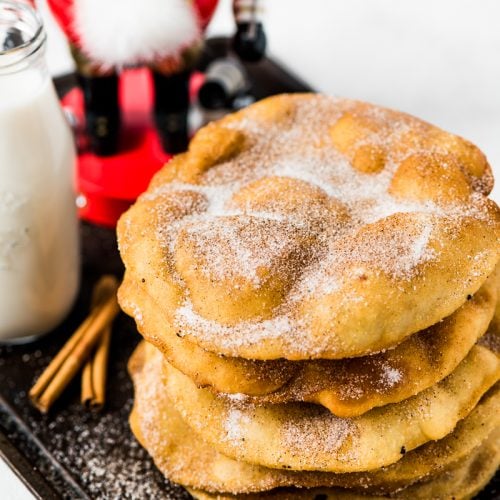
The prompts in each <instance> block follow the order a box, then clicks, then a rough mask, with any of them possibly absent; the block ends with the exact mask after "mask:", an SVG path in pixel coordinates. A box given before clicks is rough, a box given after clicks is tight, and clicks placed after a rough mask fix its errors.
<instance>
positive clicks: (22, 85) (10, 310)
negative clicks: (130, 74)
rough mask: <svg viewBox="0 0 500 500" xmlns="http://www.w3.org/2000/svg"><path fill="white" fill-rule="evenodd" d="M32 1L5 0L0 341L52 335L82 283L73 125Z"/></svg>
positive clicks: (0, 59)
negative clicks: (56, 88) (50, 70)
mask: <svg viewBox="0 0 500 500" xmlns="http://www.w3.org/2000/svg"><path fill="white" fill-rule="evenodd" d="M45 38H46V37H45V32H44V30H43V25H42V22H41V20H40V18H39V16H38V15H37V14H36V13H35V11H34V10H33V9H32V8H31V7H30V6H29V5H27V4H23V3H20V2H13V1H4V0H0V342H25V341H28V340H30V339H32V338H34V337H36V336H39V335H42V334H44V333H47V332H48V331H50V330H51V329H53V328H54V327H55V326H57V324H58V323H60V322H61V321H62V320H63V319H64V317H65V316H66V314H67V313H68V312H69V310H70V308H71V306H72V304H73V302H74V299H75V296H76V293H77V290H78V285H79V247H78V225H77V218H76V207H75V197H74V189H73V175H74V167H75V150H74V145H73V138H72V134H71V130H70V128H69V126H68V124H67V122H66V120H65V117H64V115H63V112H62V110H61V108H60V106H59V101H58V99H57V96H56V93H55V91H54V87H53V84H52V80H51V78H50V76H49V73H48V69H47V66H46V62H45V55H44V52H45Z"/></svg>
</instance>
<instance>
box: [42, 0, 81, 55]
mask: <svg viewBox="0 0 500 500" xmlns="http://www.w3.org/2000/svg"><path fill="white" fill-rule="evenodd" d="M47 3H48V4H49V7H50V10H51V11H52V13H53V14H54V17H55V18H56V20H57V22H58V24H59V26H60V27H61V28H62V30H63V31H64V33H65V34H66V36H67V38H68V40H69V41H70V43H72V44H73V45H79V44H80V38H79V37H78V34H77V33H76V32H75V30H74V28H73V19H74V14H73V4H74V0H47Z"/></svg>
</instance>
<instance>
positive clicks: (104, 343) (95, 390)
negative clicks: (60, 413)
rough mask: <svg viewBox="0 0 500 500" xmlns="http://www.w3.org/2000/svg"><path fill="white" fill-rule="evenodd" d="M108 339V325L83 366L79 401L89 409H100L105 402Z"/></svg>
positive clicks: (109, 334)
mask: <svg viewBox="0 0 500 500" xmlns="http://www.w3.org/2000/svg"><path fill="white" fill-rule="evenodd" d="M110 341H111V327H110V326H109V325H108V326H106V327H105V328H104V331H103V333H102V335H101V338H100V339H99V343H98V344H97V347H96V349H95V352H94V354H93V355H92V356H91V357H90V358H89V359H88V360H87V362H86V363H85V366H84V368H83V372H82V396H81V401H82V404H83V406H85V408H88V409H90V410H100V409H101V408H102V407H103V406H104V403H105V399H106V378H107V371H108V370H107V367H108V355H109V344H110Z"/></svg>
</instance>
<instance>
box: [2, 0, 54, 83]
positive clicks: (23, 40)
mask: <svg viewBox="0 0 500 500" xmlns="http://www.w3.org/2000/svg"><path fill="white" fill-rule="evenodd" d="M45 43H46V34H45V30H44V29H43V24H42V20H41V19H40V16H39V15H38V14H37V12H36V11H35V10H34V9H33V8H32V7H31V6H29V5H27V4H25V3H21V2H17V1H10V0H0V77H1V76H2V75H11V74H16V73H20V72H22V71H24V70H27V69H33V70H35V71H36V72H37V73H39V74H43V75H44V76H46V75H48V72H47V66H46V62H45Z"/></svg>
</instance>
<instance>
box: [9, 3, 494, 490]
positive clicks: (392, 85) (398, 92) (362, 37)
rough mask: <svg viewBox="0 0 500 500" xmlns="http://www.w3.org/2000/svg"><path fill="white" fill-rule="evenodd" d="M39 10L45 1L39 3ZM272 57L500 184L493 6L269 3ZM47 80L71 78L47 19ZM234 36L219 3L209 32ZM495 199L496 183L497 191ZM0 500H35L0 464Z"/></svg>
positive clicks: (56, 34)
mask: <svg viewBox="0 0 500 500" xmlns="http://www.w3.org/2000/svg"><path fill="white" fill-rule="evenodd" d="M39 3H40V5H41V8H42V9H43V10H44V11H45V7H44V0H40V1H39ZM265 3H266V5H267V7H266V9H267V13H266V31H267V34H268V38H269V52H270V54H272V55H273V56H275V57H276V58H278V59H279V60H281V61H282V62H283V63H284V64H285V65H287V66H288V67H290V68H291V69H292V70H293V71H294V72H296V73H297V74H298V75H300V76H301V77H302V78H304V79H305V80H307V81H308V82H310V83H311V84H312V85H313V86H315V87H316V88H317V89H318V90H321V91H323V92H327V93H331V94H337V95H342V96H347V97H353V98H358V99H363V100H367V101H372V102H375V103H379V104H382V105H385V106H389V107H393V108H398V109H401V110H404V111H407V112H409V113H412V114H415V115H417V116H420V117H422V118H424V119H426V120H429V121H431V122H433V123H435V124H437V125H439V126H441V127H443V128H445V129H447V130H449V131H451V132H454V133H457V134H460V135H463V136H464V137H466V138H468V139H470V140H472V141H473V142H475V143H476V144H477V145H478V146H479V147H480V148H481V149H482V150H483V151H484V152H485V153H486V155H487V156H488V158H489V160H490V163H491V164H492V166H493V168H494V170H495V172H496V176H497V177H498V178H499V179H500V91H499V89H500V56H499V54H500V29H498V24H499V19H500V2H498V0H481V2H478V1H476V0H419V1H416V0H413V1H404V2H402V1H401V0H349V1H347V0H343V1H342V0H307V1H306V0H268V1H267V2H265ZM47 28H48V31H49V43H48V45H49V48H48V59H49V64H50V68H51V71H52V72H53V74H61V73H64V72H66V71H68V70H71V67H72V62H71V59H70V58H69V53H68V50H67V47H66V46H65V43H64V38H63V37H62V35H61V34H60V33H59V32H58V30H57V29H56V27H55V24H54V23H53V21H51V20H50V19H49V18H47ZM232 31H233V21H232V16H231V1H230V0H221V3H220V5H219V8H218V11H217V14H216V17H215V19H214V21H213V23H212V25H211V27H210V29H209V32H210V33H212V34H227V33H231V32H232ZM494 197H495V198H496V199H497V201H498V200H500V181H499V182H498V183H497V186H496V188H495V190H494ZM0 488H1V491H2V494H1V497H2V498H5V499H7V500H11V499H12V500H18V499H25V498H32V497H31V496H30V495H29V493H27V491H26V489H25V488H24V486H22V484H21V483H19V482H18V480H17V479H16V478H15V476H13V475H12V473H10V471H9V470H8V468H7V467H6V466H5V464H3V463H1V462H0Z"/></svg>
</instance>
